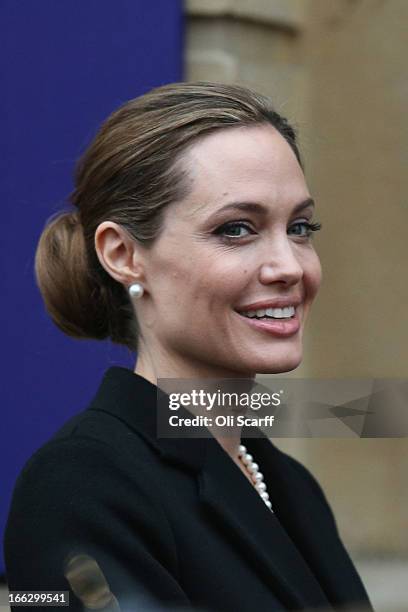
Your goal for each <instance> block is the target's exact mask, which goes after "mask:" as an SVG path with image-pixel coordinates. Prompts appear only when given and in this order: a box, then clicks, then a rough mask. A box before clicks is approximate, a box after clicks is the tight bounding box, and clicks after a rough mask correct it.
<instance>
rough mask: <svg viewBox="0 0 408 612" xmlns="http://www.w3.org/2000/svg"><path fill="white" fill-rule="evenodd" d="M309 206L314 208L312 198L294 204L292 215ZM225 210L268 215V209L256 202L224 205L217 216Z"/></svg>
mask: <svg viewBox="0 0 408 612" xmlns="http://www.w3.org/2000/svg"><path fill="white" fill-rule="evenodd" d="M309 206H312V207H314V206H315V202H314V200H313V199H312V198H307V199H306V200H304V201H303V202H300V203H299V204H296V206H294V208H293V210H292V213H298V212H300V211H302V210H303V209H304V208H308V207H309ZM226 210H242V211H246V212H253V213H257V214H260V215H266V214H267V213H268V208H267V207H266V206H264V205H263V204H259V203H258V202H230V203H229V204H226V205H225V206H223V207H222V208H219V209H218V210H217V214H219V213H221V212H224V211H226Z"/></svg>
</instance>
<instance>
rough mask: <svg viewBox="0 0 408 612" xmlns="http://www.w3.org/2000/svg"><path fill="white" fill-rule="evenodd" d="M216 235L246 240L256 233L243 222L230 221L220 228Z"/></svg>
mask: <svg viewBox="0 0 408 612" xmlns="http://www.w3.org/2000/svg"><path fill="white" fill-rule="evenodd" d="M214 233H215V234H217V235H219V236H225V237H226V238H244V237H245V236H249V235H250V234H254V233H255V232H254V230H253V229H252V228H251V227H250V226H249V225H248V224H247V223H244V222H243V221H230V222H229V223H224V225H221V226H220V227H218V228H217V229H216V230H215V232H214Z"/></svg>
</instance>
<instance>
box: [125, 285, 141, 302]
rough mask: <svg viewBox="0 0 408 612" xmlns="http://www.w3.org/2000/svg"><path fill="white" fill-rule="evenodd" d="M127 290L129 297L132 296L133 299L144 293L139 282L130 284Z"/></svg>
mask: <svg viewBox="0 0 408 612" xmlns="http://www.w3.org/2000/svg"><path fill="white" fill-rule="evenodd" d="M128 291H129V295H130V297H131V298H134V299H135V300H137V299H138V298H141V297H142V295H143V294H144V289H143V286H142V285H141V284H140V283H133V285H130V287H129V289H128Z"/></svg>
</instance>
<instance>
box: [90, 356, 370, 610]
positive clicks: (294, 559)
mask: <svg viewBox="0 0 408 612" xmlns="http://www.w3.org/2000/svg"><path fill="white" fill-rule="evenodd" d="M157 391H158V390H157V387H156V386H155V385H153V384H152V383H150V382H149V381H147V380H146V379H144V378H142V377H141V376H138V375H136V374H135V373H134V372H132V371H131V370H127V369H125V368H121V367H111V368H110V369H109V370H108V371H107V372H106V373H105V376H104V378H103V380H102V384H101V386H100V388H99V390H98V393H97V395H96V397H95V399H94V400H93V402H92V404H91V406H90V407H89V408H90V409H93V410H102V411H105V412H108V413H110V414H113V415H114V416H115V417H117V418H118V419H120V420H122V421H123V422H125V423H126V424H127V425H128V426H129V427H131V428H132V429H133V430H134V431H136V432H137V433H138V434H139V435H140V436H142V437H143V438H144V439H145V441H146V442H147V443H148V444H149V445H150V446H151V447H153V448H154V449H155V450H156V451H157V452H158V453H159V454H160V455H161V456H162V457H163V458H164V459H165V460H166V461H170V462H172V463H176V464H178V465H180V466H182V467H184V468H186V469H189V470H193V471H194V472H196V477H197V481H198V487H199V496H200V500H201V502H202V503H203V504H204V505H205V506H206V507H207V509H208V511H209V512H211V513H212V514H213V515H214V516H215V517H216V518H217V520H218V521H219V522H220V524H221V525H222V526H223V530H224V532H225V533H226V534H227V533H228V534H229V535H230V537H231V538H232V540H233V541H234V543H235V545H237V546H239V547H240V548H241V549H242V552H243V555H244V556H246V557H247V558H248V559H250V560H251V562H252V564H253V566H254V567H256V568H257V570H258V571H259V573H260V575H263V577H264V579H265V580H266V582H267V583H268V584H269V585H270V586H271V589H272V590H273V592H274V594H275V595H276V596H278V597H279V599H280V600H281V601H282V603H283V604H285V605H286V606H287V607H288V608H289V609H291V608H292V609H295V608H297V607H308V606H309V607H318V606H326V609H330V607H329V601H331V602H332V603H334V602H336V603H341V602H342V595H341V593H347V592H348V591H349V590H350V585H351V584H352V583H353V580H354V584H355V589H356V600H358V596H364V589H363V587H362V586H361V583H359V578H358V576H357V574H356V573H355V570H354V568H353V566H352V565H351V563H349V562H348V557H347V554H345V555H342V554H341V553H340V552H339V550H340V549H339V547H338V546H337V541H335V539H336V537H337V532H336V528H335V526H334V523H333V522H330V521H332V519H331V518H330V517H329V518H330V520H328V518H327V516H329V515H328V512H327V509H326V508H327V506H326V507H325V506H324V505H323V503H322V501H321V500H320V504H319V500H318V499H314V500H312V501H310V487H307V486H305V482H304V481H305V478H304V476H303V477H301V475H300V473H299V470H296V469H294V468H293V465H292V464H291V463H290V462H291V461H292V460H289V459H288V457H287V456H286V455H285V454H284V453H282V452H281V451H279V450H278V449H277V448H276V447H275V446H274V445H273V444H272V443H271V442H270V441H269V440H268V439H267V438H266V437H265V436H263V434H261V436H262V437H261V438H245V437H243V444H245V445H246V446H247V448H248V450H249V451H250V452H251V453H253V455H254V456H255V458H256V460H257V461H258V462H259V464H260V466H261V469H262V472H263V473H264V476H265V480H266V483H267V487H268V491H269V494H270V497H271V501H272V505H273V508H274V511H275V513H274V514H273V513H271V512H270V511H269V510H268V509H267V507H266V506H265V504H264V503H263V502H262V500H261V499H260V498H259V496H258V493H257V492H256V491H255V489H254V488H253V487H251V485H250V483H249V482H248V481H247V479H246V478H245V476H244V475H243V474H242V473H241V471H240V470H239V469H238V468H237V466H236V465H235V464H234V462H233V461H232V460H231V458H230V457H229V456H228V455H227V453H225V452H224V450H223V449H222V448H221V446H220V445H219V444H218V442H217V441H216V440H215V439H214V438H194V439H191V438H190V439H188V438H177V439H171V438H158V437H157V414H156V402H157ZM179 413H181V411H180V412H179ZM187 414H189V413H187V412H186V415H187ZM302 469H303V468H302ZM313 502H314V505H313ZM316 512H317V513H318V516H319V518H321V520H316V516H315V515H316ZM288 534H290V536H289V535H288ZM331 544H333V545H334V544H335V545H336V546H331ZM336 547H337V548H336ZM301 553H302V554H303V556H302V554H301ZM305 558H307V559H308V563H306V561H305ZM353 572H354V573H353ZM316 577H318V579H319V581H318V580H317V579H316ZM342 581H343V583H342ZM350 581H351V582H350ZM319 583H320V584H319ZM321 585H322V586H321ZM323 589H324V591H325V592H324V591H323ZM345 601H346V602H347V601H349V600H345Z"/></svg>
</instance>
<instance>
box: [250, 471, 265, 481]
mask: <svg viewBox="0 0 408 612" xmlns="http://www.w3.org/2000/svg"><path fill="white" fill-rule="evenodd" d="M252 480H253V481H254V482H261V480H263V474H261V472H257V473H256V474H252Z"/></svg>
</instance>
